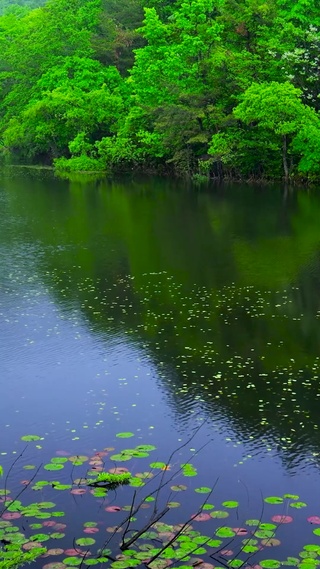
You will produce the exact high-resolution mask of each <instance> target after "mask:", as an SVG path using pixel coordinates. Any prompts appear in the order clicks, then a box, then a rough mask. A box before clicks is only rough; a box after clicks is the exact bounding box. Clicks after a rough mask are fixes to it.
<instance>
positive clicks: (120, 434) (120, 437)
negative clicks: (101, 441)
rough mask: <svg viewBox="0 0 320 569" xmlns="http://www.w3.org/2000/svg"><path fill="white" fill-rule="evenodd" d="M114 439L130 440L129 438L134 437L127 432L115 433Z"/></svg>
mask: <svg viewBox="0 0 320 569" xmlns="http://www.w3.org/2000/svg"><path fill="white" fill-rule="evenodd" d="M116 437H118V438H119V439H130V438H131V437H134V433H131V432H129V431H127V432H124V433H117V434H116Z"/></svg>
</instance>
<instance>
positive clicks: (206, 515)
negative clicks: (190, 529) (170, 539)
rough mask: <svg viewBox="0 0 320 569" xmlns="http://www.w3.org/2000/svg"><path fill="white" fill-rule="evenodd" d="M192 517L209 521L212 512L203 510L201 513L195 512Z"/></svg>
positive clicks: (198, 520) (200, 520)
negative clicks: (205, 512) (206, 512)
mask: <svg viewBox="0 0 320 569" xmlns="http://www.w3.org/2000/svg"><path fill="white" fill-rule="evenodd" d="M192 519H193V520H194V521H195V522H207V521H208V520H210V519H211V516H210V514H204V513H203V512H202V513H201V514H194V515H193V516H192Z"/></svg>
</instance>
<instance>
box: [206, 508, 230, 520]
mask: <svg viewBox="0 0 320 569" xmlns="http://www.w3.org/2000/svg"><path fill="white" fill-rule="evenodd" d="M210 516H211V517H212V518H217V519H221V520H222V519H223V518H228V517H229V513H228V512H224V511H223V510H214V511H213V512H210Z"/></svg>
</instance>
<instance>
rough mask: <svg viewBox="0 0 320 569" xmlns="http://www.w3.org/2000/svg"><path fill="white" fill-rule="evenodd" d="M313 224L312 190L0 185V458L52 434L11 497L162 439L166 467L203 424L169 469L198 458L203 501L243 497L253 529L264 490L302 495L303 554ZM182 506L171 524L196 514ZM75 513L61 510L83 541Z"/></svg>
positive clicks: (314, 492)
mask: <svg viewBox="0 0 320 569" xmlns="http://www.w3.org/2000/svg"><path fill="white" fill-rule="evenodd" d="M319 220H320V197H319V195H317V193H316V192H310V193H309V192H306V191H301V192H298V191H295V192H293V193H289V194H288V195H285V194H284V191H283V189H282V188H280V187H268V188H259V187H252V186H243V185H235V186H232V185H230V186H223V187H220V186H219V187H213V188H211V189H210V190H207V191H199V190H198V189H196V188H192V187H187V188H186V187H185V186H184V185H183V184H182V183H176V182H170V181H166V180H165V181H163V180H157V179H144V180H130V179H125V180H120V181H117V182H115V181H113V182H108V181H91V182H88V183H81V182H69V181H68V182H67V181H61V180H57V179H54V178H53V177H52V176H51V174H50V173H48V174H47V175H45V176H44V175H39V174H38V175H36V176H35V175H31V174H30V173H28V172H16V173H15V174H13V172H12V171H11V172H4V173H2V174H1V178H0V319H1V327H0V368H1V375H0V382H1V401H0V432H1V441H0V452H1V455H0V464H2V465H3V466H4V468H5V469H6V470H7V469H8V467H9V466H10V464H12V461H13V459H14V458H15V457H16V456H17V454H19V452H20V451H21V449H23V448H24V446H25V444H24V443H23V442H22V441H21V437H22V436H23V435H28V434H36V435H39V436H40V437H41V438H42V437H43V440H42V441H41V444H39V445H38V446H39V447H40V446H41V447H42V448H37V446H36V445H35V444H34V443H32V444H31V445H29V446H28V448H27V450H26V451H25V453H26V454H25V455H23V456H22V458H21V459H20V460H19V461H18V463H17V466H16V467H15V469H14V473H13V474H12V483H11V485H12V487H13V488H16V489H18V488H19V484H20V482H21V479H23V478H29V474H28V472H27V470H26V471H24V470H23V466H25V465H28V464H30V463H31V464H33V465H38V464H40V463H45V462H46V461H48V460H50V458H51V457H52V456H55V455H56V454H57V453H58V454H59V453H62V452H65V453H66V454H67V453H69V454H71V455H76V454H81V455H89V456H90V454H92V453H93V452H94V451H101V450H102V449H104V448H106V447H115V448H116V449H117V451H119V449H120V450H121V449H124V448H128V446H130V447H131V446H134V445H138V444H152V445H155V446H156V450H155V451H153V453H152V459H149V462H150V460H158V461H165V462H166V461H167V460H168V458H169V456H170V453H171V452H172V451H173V450H174V449H175V448H177V447H178V446H179V445H181V442H182V443H183V442H186V441H187V440H188V438H189V437H190V436H191V435H192V433H193V432H194V430H195V429H196V428H197V427H199V425H201V424H202V423H203V426H202V427H201V429H200V431H199V432H198V433H197V434H196V437H195V438H194V439H192V441H190V443H188V444H187V445H186V446H185V447H184V448H183V449H181V450H180V451H179V453H178V455H176V456H175V457H174V459H173V461H172V466H171V468H173V469H174V468H176V467H179V465H180V463H181V462H184V461H186V460H188V459H189V458H190V456H192V454H193V453H194V450H192V449H195V450H196V451H197V450H199V453H198V455H196V456H192V460H191V462H192V463H193V464H196V466H197V469H198V476H197V479H196V482H194V481H192V484H193V486H194V487H196V486H202V485H204V486H209V487H212V486H213V484H214V483H215V481H216V480H217V479H218V483H217V486H216V488H215V490H214V495H213V496H212V497H211V498H210V501H213V503H214V504H216V507H220V506H219V505H221V502H223V501H224V500H239V501H240V504H241V508H240V510H239V511H240V513H239V514H237V515H239V516H240V518H241V519H242V518H243V519H244V520H245V519H246V517H248V516H251V517H254V516H258V517H259V513H260V512H261V508H262V496H269V495H277V496H278V495H279V496H282V495H283V494H284V493H288V492H289V493H293V494H297V495H299V496H300V499H301V500H303V501H305V502H306V503H307V504H308V506H307V507H306V509H305V510H303V509H301V510H298V509H297V510H296V511H295V512H294V516H295V519H297V520H298V522H299V523H298V524H297V525H296V526H295V529H294V530H293V529H292V532H293V533H292V534H291V536H292V537H294V540H297V541H299V539H300V537H301V536H302V537H301V541H302V542H304V543H306V542H308V541H306V540H308V539H310V538H308V537H306V535H305V532H306V531H307V530H304V529H303V530H302V529H301V528H302V525H301V524H302V522H305V520H306V518H307V516H308V515H320V491H319V488H320V472H319V465H320V458H319V457H320V455H319V452H320V432H319V431H320V380H319V363H320V361H319V345H320V322H319V318H320V296H319V290H320V288H319V285H320V223H319ZM126 431H129V432H132V433H134V438H131V439H129V441H126V440H124V441H123V442H121V439H119V438H117V437H116V434H117V433H119V432H126ZM132 441H134V445H132V444H131V443H132ZM203 445H206V446H205V447H204V448H203V449H202V450H200V449H201V448H202V447H203ZM140 460H141V459H140ZM137 461H139V459H137ZM146 464H147V465H148V461H147V462H146ZM177 465H178V466H177ZM147 467H148V466H146V465H145V464H144V466H143V469H144V470H145V469H146V468H147ZM59 479H61V475H60V473H59ZM190 496H191V497H190ZM171 499H172V497H171ZM174 499H178V498H176V497H175V498H174ZM59 500H60V502H61V507H63V505H64V500H65V498H63V497H61V498H60V497H59ZM179 500H180V501H181V502H182V505H181V507H180V509H179V512H178V508H177V511H176V512H175V514H174V515H175V522H176V521H178V520H179V521H185V517H184V516H187V517H188V515H189V514H190V507H191V513H192V511H193V512H194V511H196V510H197V507H198V503H197V504H196V502H195V500H194V498H192V495H189V498H188V501H187V502H188V503H187V504H185V503H183V499H182V498H181V497H180V496H179ZM125 502H126V501H125V500H124V503H125ZM82 504H83V503H79V500H78V502H77V504H76V503H74V504H73V506H72V508H71V510H70V511H69V512H68V515H69V523H70V524H71V525H72V524H73V525H74V532H75V533H76V523H77V522H76V521H75V512H77V516H78V515H79V516H80V513H79V512H80V511H81V508H82V507H83V506H82ZM66 508H67V507H65V509H66ZM192 508H193V510H192ZM288 509H289V510H290V511H291V508H288ZM306 512H307V513H306ZM274 513H275V512H273V514H274ZM276 513H283V508H282V509H281V508H280V509H279V510H278V511H277V512H276ZM291 514H292V512H291ZM171 516H173V514H172V512H171ZM80 517H81V516H80ZM241 519H239V521H238V524H237V525H241ZM300 522H301V524H300ZM113 523H117V522H114V521H112V522H111V523H110V525H112V524H113ZM299 524H300V525H299ZM201 529H202V528H201ZM311 530H312V528H311ZM311 530H310V532H311V535H312V531H311ZM302 534H303V535H302ZM317 539H318V541H319V542H320V538H319V537H318V538H317ZM290 542H291V544H292V539H291V538H290ZM311 543H312V542H311ZM319 544H320V543H319ZM66 547H68V545H66ZM286 547H287V549H286V551H285V553H286V554H289V555H290V554H293V552H292V551H291V549H290V547H292V546H291V545H290V543H289V544H288V543H287V545H286ZM40 566H41V563H40ZM308 569H309V568H308Z"/></svg>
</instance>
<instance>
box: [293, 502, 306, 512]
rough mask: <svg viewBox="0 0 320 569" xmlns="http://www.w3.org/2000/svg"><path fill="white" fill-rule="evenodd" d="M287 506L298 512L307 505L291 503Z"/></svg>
mask: <svg viewBox="0 0 320 569" xmlns="http://www.w3.org/2000/svg"><path fill="white" fill-rule="evenodd" d="M289 506H290V508H297V509H298V510H300V508H305V507H306V506H307V504H306V503H305V502H291V504H289Z"/></svg>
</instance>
